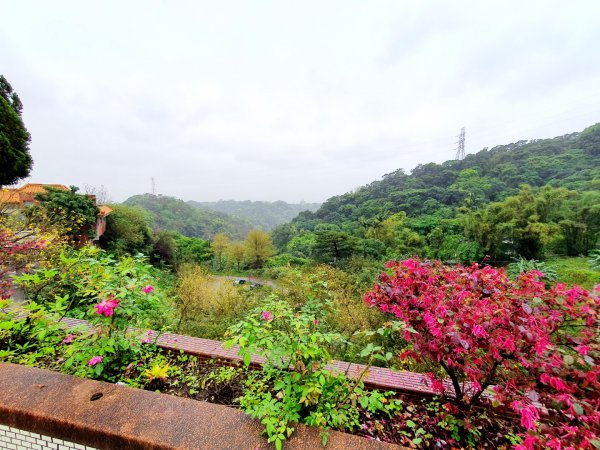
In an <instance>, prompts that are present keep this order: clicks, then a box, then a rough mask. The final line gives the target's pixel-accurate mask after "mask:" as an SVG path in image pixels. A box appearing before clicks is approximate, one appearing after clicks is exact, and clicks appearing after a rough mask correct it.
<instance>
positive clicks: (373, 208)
mask: <svg viewBox="0 0 600 450" xmlns="http://www.w3.org/2000/svg"><path fill="white" fill-rule="evenodd" d="M599 156H600V124H596V125H594V126H592V127H589V128H587V129H586V130H584V131H583V132H581V133H572V134H568V135H565V136H560V137H557V138H554V139H539V140H534V141H520V142H516V143H513V144H508V145H499V146H497V147H494V148H492V149H491V150H488V149H483V150H481V151H480V152H478V153H475V154H472V155H467V157H466V158H465V159H464V160H462V161H456V160H450V161H446V162H444V163H443V164H435V163H429V164H423V165H419V166H417V167H416V168H415V169H414V170H413V171H412V172H411V173H410V174H406V173H405V172H404V171H403V169H398V170H396V171H394V172H391V173H388V174H386V175H384V176H383V178H382V179H381V180H378V181H374V182H373V183H371V184H369V185H366V186H363V187H361V188H360V189H358V190H357V191H356V192H350V193H346V194H343V195H340V196H335V197H332V198H330V199H328V200H327V201H326V202H325V203H323V205H322V206H321V207H320V208H319V209H318V210H317V211H316V212H315V213H301V214H300V215H299V217H297V218H296V219H294V223H296V224H298V225H301V226H302V227H303V228H307V229H313V228H314V226H315V225H316V224H317V223H336V224H342V223H344V222H348V221H358V220H359V219H361V218H362V219H369V218H374V217H377V216H383V217H388V216H390V215H391V214H393V213H396V212H399V211H404V212H405V213H406V214H407V215H408V216H409V217H415V216H419V215H422V214H430V213H433V212H439V211H440V209H443V208H444V207H451V208H456V207H460V206H470V207H473V206H481V205H484V204H487V203H489V202H493V201H498V200H502V199H504V198H506V197H509V196H511V195H515V194H516V193H517V192H518V190H519V186H520V185H522V184H528V185H530V186H534V187H540V186H544V185H550V186H553V187H566V188H569V189H574V190H586V189H589V188H590V187H591V186H592V184H593V183H592V180H595V179H596V180H597V179H600V158H599ZM445 213H446V214H451V213H452V212H451V211H445Z"/></svg>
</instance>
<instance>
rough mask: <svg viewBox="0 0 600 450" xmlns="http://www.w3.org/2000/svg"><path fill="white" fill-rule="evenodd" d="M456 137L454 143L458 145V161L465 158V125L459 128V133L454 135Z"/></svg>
mask: <svg viewBox="0 0 600 450" xmlns="http://www.w3.org/2000/svg"><path fill="white" fill-rule="evenodd" d="M456 137H457V138H458V142H457V143H456V144H457V145H458V147H457V148H456V158H455V159H456V160H457V161H460V160H461V159H465V127H462V128H461V129H460V134H459V135H458V136H456Z"/></svg>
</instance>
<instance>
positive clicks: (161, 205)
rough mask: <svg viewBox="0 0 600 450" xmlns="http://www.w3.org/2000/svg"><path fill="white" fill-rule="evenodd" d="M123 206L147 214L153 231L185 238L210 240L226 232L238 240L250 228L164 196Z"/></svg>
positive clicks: (141, 197)
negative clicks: (142, 210) (172, 233)
mask: <svg viewBox="0 0 600 450" xmlns="http://www.w3.org/2000/svg"><path fill="white" fill-rule="evenodd" d="M124 203H125V204H126V205H129V206H137V207H140V208H143V209H144V210H146V211H148V213H149V214H150V219H151V227H152V228H155V229H160V230H168V231H177V232H178V233H180V234H183V235H184V236H188V237H197V238H202V239H212V238H213V237H214V235H215V234H217V233H227V234H229V235H231V236H232V237H239V238H241V237H242V236H243V235H244V234H246V233H247V232H248V231H249V230H250V229H251V228H252V227H251V225H250V224H249V223H248V222H247V221H246V220H245V219H242V218H239V217H232V216H228V215H227V214H224V213H220V212H215V211H211V210H208V209H200V208H195V207H193V206H191V205H189V204H187V203H185V202H184V201H183V200H179V199H176V198H174V197H169V196H165V195H152V194H143V195H134V196H133V197H130V198H128V199H127V200H125V202H124Z"/></svg>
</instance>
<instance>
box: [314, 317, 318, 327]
mask: <svg viewBox="0 0 600 450" xmlns="http://www.w3.org/2000/svg"><path fill="white" fill-rule="evenodd" d="M317 325H319V319H315V327H316V326H317Z"/></svg>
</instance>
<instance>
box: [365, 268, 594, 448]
mask: <svg viewBox="0 0 600 450" xmlns="http://www.w3.org/2000/svg"><path fill="white" fill-rule="evenodd" d="M386 267H387V269H388V271H387V272H384V273H383V274H382V275H381V276H380V278H379V283H377V284H376V285H374V287H373V289H372V290H371V291H370V292H368V293H367V294H365V301H366V303H367V304H369V305H370V306H372V307H377V308H379V309H380V310H381V311H383V312H385V313H388V314H390V315H393V316H395V317H396V318H397V319H399V320H400V321H401V322H403V323H404V325H405V326H404V330H403V335H404V339H405V340H406V341H407V342H408V343H409V349H408V350H405V351H403V352H402V354H401V355H400V356H401V357H402V358H406V357H412V358H414V359H415V360H417V361H427V362H430V363H433V364H435V365H438V367H439V368H440V370H439V371H438V372H437V373H431V374H429V375H430V379H431V382H432V387H433V388H434V389H435V390H436V391H438V392H440V393H442V394H445V395H448V396H449V397H451V398H453V399H454V401H455V402H456V404H457V405H458V406H459V408H460V409H461V410H462V411H463V413H468V407H469V405H471V404H474V403H477V402H480V401H482V400H483V399H484V398H489V397H490V396H492V397H493V402H494V403H496V404H498V403H499V404H501V405H505V406H510V407H511V408H512V409H513V410H515V411H516V412H517V413H519V414H520V416H521V425H522V426H523V427H524V428H525V429H526V430H527V431H526V432H525V433H524V441H523V444H522V446H520V447H522V448H527V449H530V448H534V447H535V446H537V445H541V444H545V445H547V446H549V447H551V448H556V449H559V448H564V447H565V443H568V445H572V446H575V447H577V448H592V446H598V447H597V448H600V440H599V437H598V436H599V434H600V433H599V431H598V428H599V427H600V411H599V409H600V368H599V366H598V365H597V363H598V360H599V357H600V348H599V339H598V338H599V326H598V325H599V324H598V306H599V304H600V300H599V297H598V296H597V295H594V294H593V293H590V292H588V291H586V290H584V289H581V288H579V287H576V286H575V287H573V288H570V289H568V288H567V287H566V286H565V285H563V284H557V285H556V286H555V287H553V288H551V289H547V288H546V287H545V284H544V283H543V282H540V281H539V278H540V276H541V275H542V274H541V273H539V272H535V271H533V272H529V273H526V274H523V275H521V276H520V278H519V279H518V280H517V281H511V280H510V279H509V278H508V277H507V275H506V273H505V271H504V270H503V269H496V268H493V267H489V266H485V267H481V266H479V265H477V264H473V265H471V266H470V267H462V266H456V267H447V266H444V265H443V264H442V263H441V262H438V261H435V262H424V261H420V260H418V259H409V260H406V261H402V262H396V261H391V262H389V263H388V264H387V265H386ZM561 446H562V447H561Z"/></svg>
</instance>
